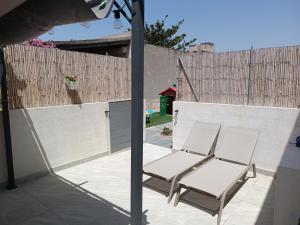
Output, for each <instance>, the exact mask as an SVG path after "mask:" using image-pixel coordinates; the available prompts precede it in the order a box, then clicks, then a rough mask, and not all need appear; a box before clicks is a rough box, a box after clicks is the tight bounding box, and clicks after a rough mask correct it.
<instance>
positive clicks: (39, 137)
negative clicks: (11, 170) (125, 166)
mask: <svg viewBox="0 0 300 225" xmlns="http://www.w3.org/2000/svg"><path fill="white" fill-rule="evenodd" d="M106 110H108V103H93V104H82V105H68V106H57V107H43V108H32V109H20V110H11V111H10V119H11V133H12V147H13V156H14V166H15V174H16V178H17V179H18V178H23V177H27V176H31V175H33V174H38V173H45V172H47V171H48V168H49V167H50V168H57V167H61V166H64V165H67V164H70V163H74V162H76V161H80V160H84V159H87V158H90V157H94V156H97V155H99V154H103V153H107V151H108V145H107V142H108V135H109V129H107V121H106V120H107V118H106V115H105V111H106Z"/></svg>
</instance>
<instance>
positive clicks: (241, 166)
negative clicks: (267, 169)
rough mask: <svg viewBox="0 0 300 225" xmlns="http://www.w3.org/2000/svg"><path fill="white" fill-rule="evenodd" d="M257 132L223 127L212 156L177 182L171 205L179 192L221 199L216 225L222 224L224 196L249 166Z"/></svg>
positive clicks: (176, 201) (242, 178)
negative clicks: (182, 190)
mask: <svg viewBox="0 0 300 225" xmlns="http://www.w3.org/2000/svg"><path fill="white" fill-rule="evenodd" d="M258 135H259V131H257V130H253V129H246V128H233V127H225V128H224V127H222V128H221V130H220V134H219V137H218V141H217V145H216V150H215V153H214V154H215V157H214V158H212V159H211V160H209V161H207V162H206V163H205V164H202V165H201V166H199V167H198V168H197V169H195V170H194V171H192V172H190V173H189V174H187V175H186V176H185V177H183V178H182V179H181V180H180V181H179V182H178V185H179V188H178V190H177V194H176V198H175V202H174V206H176V205H177V204H178V201H179V198H180V192H181V189H182V188H184V189H190V190H193V191H195V192H199V193H202V194H208V195H210V196H213V197H215V198H216V199H218V200H220V208H219V213H218V220H217V224H218V225H219V224H220V222H221V216H222V210H223V207H224V201H225V197H226V195H227V193H228V192H229V191H230V190H231V189H232V188H233V187H234V186H235V184H236V183H237V182H238V181H239V180H244V178H245V176H246V174H247V172H248V170H249V169H251V168H253V173H254V177H255V176H256V169H255V164H254V163H251V160H252V156H253V152H254V149H255V145H256V142H257V138H258Z"/></svg>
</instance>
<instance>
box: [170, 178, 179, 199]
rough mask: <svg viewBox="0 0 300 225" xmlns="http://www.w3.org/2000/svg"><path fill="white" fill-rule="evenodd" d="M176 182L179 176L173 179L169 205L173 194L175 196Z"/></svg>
mask: <svg viewBox="0 0 300 225" xmlns="http://www.w3.org/2000/svg"><path fill="white" fill-rule="evenodd" d="M176 180H177V176H176V177H174V178H173V180H172V183H171V189H170V193H169V197H168V203H170V202H171V200H172V197H173V194H174V187H175V185H176Z"/></svg>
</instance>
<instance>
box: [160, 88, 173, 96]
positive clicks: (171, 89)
mask: <svg viewBox="0 0 300 225" xmlns="http://www.w3.org/2000/svg"><path fill="white" fill-rule="evenodd" d="M168 93H176V88H174V87H169V88H167V89H166V90H164V91H162V92H160V93H159V95H167V94H168Z"/></svg>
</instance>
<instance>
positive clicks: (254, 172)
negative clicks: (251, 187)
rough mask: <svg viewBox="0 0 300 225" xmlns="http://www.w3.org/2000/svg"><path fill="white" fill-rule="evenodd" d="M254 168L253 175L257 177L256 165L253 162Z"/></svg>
mask: <svg viewBox="0 0 300 225" xmlns="http://www.w3.org/2000/svg"><path fill="white" fill-rule="evenodd" d="M252 169H253V177H254V178H255V177H256V166H255V164H254V163H253V164H252Z"/></svg>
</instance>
